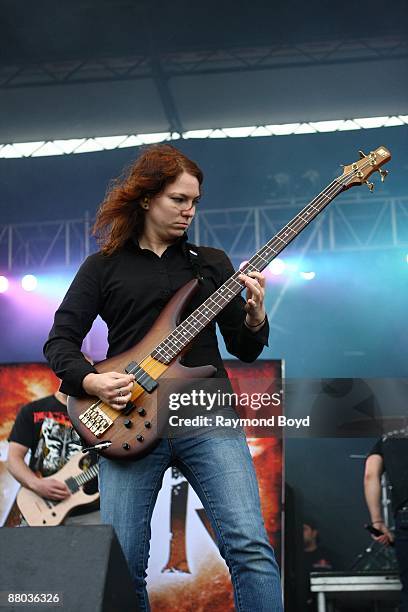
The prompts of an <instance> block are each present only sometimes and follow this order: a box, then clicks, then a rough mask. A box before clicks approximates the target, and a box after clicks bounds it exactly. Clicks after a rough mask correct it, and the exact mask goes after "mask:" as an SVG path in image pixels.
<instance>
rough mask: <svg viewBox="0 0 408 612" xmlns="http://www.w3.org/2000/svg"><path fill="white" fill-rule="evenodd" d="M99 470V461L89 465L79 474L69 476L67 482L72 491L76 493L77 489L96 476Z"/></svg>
mask: <svg viewBox="0 0 408 612" xmlns="http://www.w3.org/2000/svg"><path fill="white" fill-rule="evenodd" d="M98 471H99V466H98V464H97V463H95V464H94V465H91V467H89V468H88V469H86V470H83V471H82V472H80V473H79V474H78V476H71V477H70V478H67V479H66V480H65V484H66V485H67V487H68V488H69V489H70V491H71V492H72V493H75V491H78V489H79V488H80V487H83V486H84V484H86V483H87V482H89V481H90V480H92V479H93V478H95V476H97V475H98Z"/></svg>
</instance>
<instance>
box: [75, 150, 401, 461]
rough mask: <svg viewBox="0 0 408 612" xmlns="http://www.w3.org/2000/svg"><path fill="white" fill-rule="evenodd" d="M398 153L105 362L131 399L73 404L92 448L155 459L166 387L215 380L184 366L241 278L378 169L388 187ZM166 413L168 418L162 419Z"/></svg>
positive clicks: (365, 162)
mask: <svg viewBox="0 0 408 612" xmlns="http://www.w3.org/2000/svg"><path fill="white" fill-rule="evenodd" d="M390 159H391V154H390V152H389V151H388V149H386V148H385V147H383V146H381V147H379V148H378V149H376V150H375V151H372V152H370V153H369V154H368V155H365V154H364V153H363V152H362V151H360V159H359V161H356V162H354V163H352V164H350V165H347V166H345V167H344V170H343V174H342V175H341V176H339V177H338V178H336V179H334V180H333V181H332V182H331V183H330V184H329V185H328V186H327V187H326V188H325V189H324V190H323V191H322V192H321V193H320V194H319V195H318V196H316V197H315V198H314V199H313V200H312V201H311V202H310V203H309V204H308V205H307V206H306V207H305V208H303V210H301V211H300V212H299V213H298V214H297V215H296V216H295V217H294V218H293V219H292V220H291V221H290V222H289V223H287V224H286V225H285V226H284V227H283V228H282V229H281V230H280V231H279V232H278V233H277V234H276V235H275V236H274V237H273V238H272V239H271V240H269V242H267V244H265V245H264V246H263V247H262V248H261V249H260V250H259V251H258V252H257V253H255V255H254V256H253V257H252V258H251V259H250V260H249V261H248V262H247V263H246V264H245V266H244V267H243V268H242V269H241V270H240V271H239V272H235V273H234V274H233V275H232V276H231V277H230V278H229V279H228V280H227V281H225V283H224V284H223V285H222V286H221V287H219V288H218V289H217V290H216V291H215V292H214V293H213V294H212V295H211V296H210V297H208V298H207V299H206V300H205V301H204V302H203V303H202V304H201V305H200V306H199V307H198V308H196V310H194V312H193V313H192V314H190V315H189V316H188V317H187V318H186V319H185V320H184V321H182V322H180V321H181V317H182V314H183V311H184V309H185V307H186V305H187V304H188V301H189V300H190V298H191V297H192V295H193V294H194V292H195V291H196V290H197V288H198V282H199V281H198V280H197V279H194V280H191V281H189V282H188V283H186V284H185V285H184V286H183V287H181V288H180V289H179V290H178V291H177V292H176V293H175V294H174V295H173V297H172V298H171V299H170V300H169V302H168V303H167V304H166V306H165V307H164V309H163V310H162V312H161V313H160V315H159V316H158V318H157V319H156V321H155V323H154V325H153V327H152V328H151V329H150V331H149V332H148V333H147V334H146V336H145V337H144V338H143V339H142V340H141V341H140V342H139V343H138V344H136V346H134V347H133V348H131V349H129V350H127V351H125V352H124V353H121V354H120V355H116V356H115V357H111V358H109V359H106V360H105V361H102V362H100V363H98V364H97V365H96V366H95V367H96V370H97V372H99V373H104V372H111V371H116V372H127V373H128V374H134V376H135V383H134V386H133V390H132V398H131V401H130V402H129V403H128V404H127V406H126V408H125V409H124V410H121V411H118V410H115V409H114V408H111V407H110V406H108V405H106V404H104V403H103V402H102V401H101V400H99V399H98V398H96V397H89V396H86V397H83V398H75V397H69V398H68V414H69V416H70V419H71V421H72V424H73V426H74V427H75V429H76V430H77V432H78V433H79V435H80V436H81V437H82V438H83V440H84V441H85V443H86V444H87V446H88V447H89V448H95V449H96V450H98V451H99V452H100V453H101V454H102V455H104V456H106V457H109V458H112V459H113V458H116V459H136V458H137V457H140V456H143V455H145V454H146V453H148V452H149V451H150V450H151V449H152V448H153V447H154V446H155V445H156V444H157V443H158V440H159V436H160V431H161V424H162V423H164V422H165V419H164V418H163V415H165V414H166V413H167V411H168V401H167V396H166V394H165V393H162V394H160V393H159V394H158V392H157V391H158V387H159V385H160V383H161V381H162V382H163V381H165V380H166V379H169V380H171V382H172V385H173V389H172V391H174V392H180V391H181V390H182V389H183V385H185V384H186V382H187V381H188V380H191V379H199V378H208V377H210V376H213V375H214V373H215V368H214V367H213V366H212V365H207V366H201V367H192V368H188V367H185V366H183V365H182V364H181V363H180V359H181V357H182V355H183V354H184V353H185V352H186V351H187V350H188V348H189V345H190V344H191V341H192V340H193V339H194V338H195V337H196V336H197V334H198V333H199V332H200V331H201V330H202V329H203V328H204V327H205V326H206V325H207V324H208V323H209V322H210V321H211V320H212V319H213V318H214V317H216V316H217V315H218V313H219V312H220V311H221V310H222V309H223V308H224V307H225V306H226V305H227V304H228V303H229V302H230V301H231V300H232V299H233V298H234V297H235V296H237V295H238V294H239V293H241V291H242V290H243V289H244V284H243V283H242V282H241V281H240V280H239V278H238V276H239V274H240V273H241V272H243V273H246V274H248V273H249V272H251V271H258V272H261V271H262V270H263V269H264V268H266V266H268V265H269V264H270V263H271V261H272V260H273V259H274V258H275V257H276V256H277V255H279V253H281V251H283V249H284V248H285V247H286V246H287V245H288V244H289V243H290V242H292V240H294V239H295V238H296V236H298V235H299V234H300V232H301V231H302V230H303V229H304V228H305V227H306V226H307V225H308V224H309V223H310V222H311V221H312V220H313V219H314V218H315V217H316V216H317V215H318V214H319V213H320V212H322V210H324V208H326V206H327V205H328V204H329V203H330V202H331V201H332V200H333V199H334V198H335V197H336V196H337V195H338V194H339V193H341V192H342V191H346V190H347V189H349V188H350V187H353V186H354V185H362V184H363V183H366V184H367V185H368V187H369V189H370V191H371V190H372V188H373V184H372V183H370V182H369V181H368V179H369V177H370V176H371V175H372V174H373V172H376V171H378V172H379V173H380V175H381V180H382V181H383V180H384V178H385V177H386V175H387V171H386V170H382V169H381V166H382V165H383V164H385V163H386V162H388V161H389V160H390ZM159 414H160V417H161V418H160V419H159V418H158V416H159Z"/></svg>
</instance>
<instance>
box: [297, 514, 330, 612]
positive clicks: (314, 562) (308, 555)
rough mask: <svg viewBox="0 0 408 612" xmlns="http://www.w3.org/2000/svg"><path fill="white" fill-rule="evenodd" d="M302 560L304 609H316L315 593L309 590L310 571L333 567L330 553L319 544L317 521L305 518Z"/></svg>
mask: <svg viewBox="0 0 408 612" xmlns="http://www.w3.org/2000/svg"><path fill="white" fill-rule="evenodd" d="M303 554H304V556H303V560H304V570H305V591H306V593H307V595H306V609H307V610H308V611H310V612H311V611H313V612H315V611H317V604H316V595H315V593H312V592H311V591H310V574H311V572H324V571H330V570H332V569H333V564H332V562H331V559H330V554H329V553H328V552H327V551H326V550H325V549H324V548H322V547H321V546H320V543H319V531H318V528H317V523H316V522H315V521H314V520H313V519H311V518H307V519H305V520H304V522H303Z"/></svg>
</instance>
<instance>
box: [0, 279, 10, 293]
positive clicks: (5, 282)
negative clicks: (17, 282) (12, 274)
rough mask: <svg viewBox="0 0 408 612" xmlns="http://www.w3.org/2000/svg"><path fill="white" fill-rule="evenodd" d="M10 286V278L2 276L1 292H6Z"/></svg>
mask: <svg viewBox="0 0 408 612" xmlns="http://www.w3.org/2000/svg"><path fill="white" fill-rule="evenodd" d="M8 287H9V282H8V278H6V277H5V276H0V293H5V292H6V291H7V289H8Z"/></svg>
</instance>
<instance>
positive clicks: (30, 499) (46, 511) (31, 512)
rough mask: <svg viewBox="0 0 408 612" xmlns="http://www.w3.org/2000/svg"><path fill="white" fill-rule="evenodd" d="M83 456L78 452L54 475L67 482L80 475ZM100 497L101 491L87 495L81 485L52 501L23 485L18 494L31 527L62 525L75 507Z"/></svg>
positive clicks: (23, 513) (19, 502) (20, 506)
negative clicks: (76, 489) (61, 498)
mask: <svg viewBox="0 0 408 612" xmlns="http://www.w3.org/2000/svg"><path fill="white" fill-rule="evenodd" d="M83 458H84V455H83V454H82V453H77V454H76V455H74V456H73V457H72V458H71V459H70V460H69V461H68V462H67V463H66V464H65V465H64V467H62V468H61V469H60V470H59V471H58V472H56V473H55V474H53V475H52V477H53V478H55V479H56V480H60V481H61V482H65V481H66V480H67V479H68V478H72V477H75V476H78V475H79V474H81V472H82V469H81V467H80V465H79V464H80V462H81V461H82V460H83ZM98 498H99V493H94V494H93V495H87V494H86V493H85V492H84V491H83V488H82V487H80V488H79V490H78V491H76V492H75V493H72V494H71V495H70V496H69V497H67V498H65V499H63V500H62V501H52V500H49V499H44V498H42V497H40V496H39V495H37V493H34V491H30V490H29V489H26V488H24V487H22V488H21V489H20V491H19V492H18V494H17V498H16V501H17V505H18V507H19V509H20V512H21V514H22V515H23V517H24V518H25V520H26V521H27V523H28V524H29V525H30V527H53V526H55V525H61V523H62V522H63V521H64V519H65V517H66V516H67V515H68V514H69V513H70V512H71V511H72V510H73V509H74V508H78V507H79V506H87V505H88V504H91V503H93V502H94V501H96V500H97V499H98Z"/></svg>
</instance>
